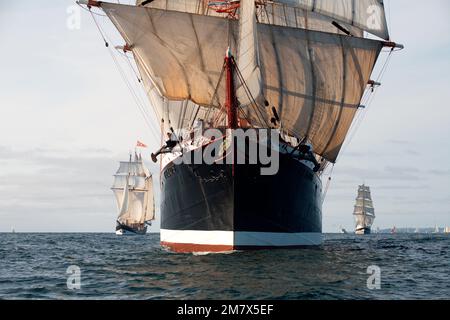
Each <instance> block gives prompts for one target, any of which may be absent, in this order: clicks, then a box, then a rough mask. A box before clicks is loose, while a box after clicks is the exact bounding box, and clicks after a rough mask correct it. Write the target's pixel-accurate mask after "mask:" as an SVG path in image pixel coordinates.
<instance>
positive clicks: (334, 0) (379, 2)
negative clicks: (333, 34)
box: [275, 0, 389, 40]
mask: <svg viewBox="0 0 450 320" xmlns="http://www.w3.org/2000/svg"><path fill="white" fill-rule="evenodd" d="M275 2H278V3H283V4H286V5H288V6H291V7H298V8H301V9H305V10H308V11H313V12H316V13H318V14H321V15H323V16H326V17H329V18H332V19H335V20H336V21H337V22H342V23H345V24H348V25H351V26H354V27H357V28H359V29H361V30H364V31H367V32H369V33H372V34H374V35H376V36H378V37H380V38H383V39H386V40H388V39H389V31H388V27H387V23H386V14H385V10H384V4H383V0H275Z"/></svg>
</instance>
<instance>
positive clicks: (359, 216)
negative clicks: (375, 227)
mask: <svg viewBox="0 0 450 320" xmlns="http://www.w3.org/2000/svg"><path fill="white" fill-rule="evenodd" d="M353 215H354V216H355V220H356V229H355V234H370V232H371V228H372V224H373V221H374V220H375V209H374V208H373V203H372V197H371V195H370V188H369V187H368V186H365V185H362V186H359V188H358V197H357V198H356V205H355V210H354V211H353Z"/></svg>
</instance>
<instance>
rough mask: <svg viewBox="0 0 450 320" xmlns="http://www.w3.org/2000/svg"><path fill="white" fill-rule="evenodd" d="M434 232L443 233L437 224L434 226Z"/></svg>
mask: <svg viewBox="0 0 450 320" xmlns="http://www.w3.org/2000/svg"><path fill="white" fill-rule="evenodd" d="M433 233H441V231H440V230H439V227H438V226H437V225H436V226H435V227H434V230H433Z"/></svg>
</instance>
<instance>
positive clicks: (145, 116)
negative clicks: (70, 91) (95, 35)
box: [89, 9, 159, 140]
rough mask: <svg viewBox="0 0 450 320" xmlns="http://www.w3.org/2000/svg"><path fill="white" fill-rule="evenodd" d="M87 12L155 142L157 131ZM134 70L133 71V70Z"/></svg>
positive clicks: (98, 27) (105, 39) (104, 38)
mask: <svg viewBox="0 0 450 320" xmlns="http://www.w3.org/2000/svg"><path fill="white" fill-rule="evenodd" d="M89 12H90V13H91V17H92V19H93V20H94V23H95V25H96V27H97V29H98V31H99V33H100V35H101V37H102V39H103V41H104V42H105V46H106V48H107V49H108V53H109V54H110V55H111V58H112V59H113V62H114V64H115V67H116V69H117V70H118V71H119V74H120V76H121V77H122V80H123V81H124V82H125V84H126V86H127V88H128V89H129V91H130V93H131V95H132V97H133V100H134V102H135V103H136V105H137V106H138V109H139V111H140V113H141V115H142V117H143V118H144V122H145V124H146V125H147V126H148V128H149V129H150V132H151V133H152V134H153V136H154V138H156V140H158V138H159V134H158V133H157V132H158V131H157V130H155V127H154V125H153V123H152V121H151V120H150V116H149V115H148V114H147V113H146V112H145V106H143V105H142V102H141V100H140V99H139V97H138V95H137V94H136V92H135V91H134V90H133V87H132V85H131V84H130V82H129V81H128V79H127V77H126V74H125V73H124V71H123V70H122V68H121V66H120V64H119V62H118V61H117V59H116V57H115V55H114V52H113V51H112V50H111V48H110V47H109V43H108V41H107V37H106V34H105V33H104V31H103V30H102V28H101V27H100V25H99V24H98V22H97V20H96V19H95V16H94V15H93V13H92V11H91V10H90V9H89ZM133 70H134V69H133Z"/></svg>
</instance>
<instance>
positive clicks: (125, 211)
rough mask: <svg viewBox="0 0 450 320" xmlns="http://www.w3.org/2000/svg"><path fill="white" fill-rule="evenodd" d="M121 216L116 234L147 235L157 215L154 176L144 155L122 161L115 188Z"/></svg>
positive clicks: (115, 176)
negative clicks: (143, 157) (148, 228)
mask: <svg viewBox="0 0 450 320" xmlns="http://www.w3.org/2000/svg"><path fill="white" fill-rule="evenodd" d="M111 190H112V191H113V192H114V195H115V197H116V201H117V208H118V210H119V215H118V217H117V221H116V234H117V235H125V234H130V235H132V234H141V235H142V234H145V233H146V232H147V226H148V225H151V222H152V221H153V220H154V218H155V204H154V203H155V201H154V196H153V182H152V176H151V174H150V172H149V170H148V169H147V167H146V166H145V165H144V162H143V161H142V155H141V154H139V155H138V154H137V153H135V155H134V159H133V158H132V155H131V154H130V158H129V161H122V162H120V165H119V168H118V169H117V172H116V174H115V175H114V184H113V186H112V187H111Z"/></svg>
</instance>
